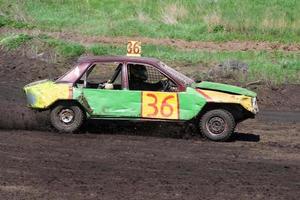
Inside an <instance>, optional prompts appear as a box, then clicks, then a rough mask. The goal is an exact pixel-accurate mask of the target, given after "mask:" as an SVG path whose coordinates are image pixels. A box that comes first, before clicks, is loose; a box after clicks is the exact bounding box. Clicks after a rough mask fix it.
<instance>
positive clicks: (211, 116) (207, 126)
mask: <svg viewBox="0 0 300 200" xmlns="http://www.w3.org/2000/svg"><path fill="white" fill-rule="evenodd" d="M235 125H236V124H235V120H234V117H233V116H232V114H231V113H230V112H228V111H227V110H223V109H215V110H210V111H208V112H206V113H205V114H204V115H203V116H202V117H201V118H200V122H199V128H200V131H201V133H202V134H203V136H204V137H206V138H208V139H210V140H212V141H226V140H228V139H229V138H230V137H231V136H232V134H233V132H234V128H235Z"/></svg>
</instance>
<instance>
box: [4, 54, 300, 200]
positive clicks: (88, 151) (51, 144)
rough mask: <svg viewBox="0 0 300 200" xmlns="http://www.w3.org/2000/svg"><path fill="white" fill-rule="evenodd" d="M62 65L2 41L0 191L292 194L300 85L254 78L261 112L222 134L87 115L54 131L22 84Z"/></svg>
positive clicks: (298, 180)
mask: <svg viewBox="0 0 300 200" xmlns="http://www.w3.org/2000/svg"><path fill="white" fill-rule="evenodd" d="M60 65H61V66H62V64H59V65H57V64H49V63H46V62H43V61H39V60H36V59H29V58H27V57H25V56H22V55H21V54H20V53H8V52H6V51H3V50H0V89H1V93H0V103H1V107H0V113H1V115H0V163H1V164H0V199H30V200H31V199H180V200H181V199H298V198H299V196H300V154H299V152H300V139H299V136H300V112H299V110H300V109H299V107H300V106H299V99H300V98H299V94H300V92H299V85H285V86H280V87H278V88H269V89H268V88H263V87H262V88H258V89H257V91H258V92H259V96H260V99H259V105H262V111H261V113H260V114H259V115H258V117H257V119H255V120H248V121H245V122H243V123H241V124H240V125H239V126H238V127H237V129H236V134H235V137H234V138H233V139H232V140H231V141H229V142H224V143H215V142H209V141H205V140H203V139H202V138H201V137H200V136H198V135H195V133H194V131H193V129H192V128H191V129H190V130H185V129H183V128H182V126H180V124H171V123H164V124H162V123H151V124H142V123H133V122H131V123H127V122H122V123H120V122H110V121H106V122H97V121H90V122H88V123H87V125H86V126H85V127H84V129H83V130H82V132H81V133H80V134H58V133H55V132H54V131H52V129H51V127H50V126H49V121H48V115H47V112H45V113H35V112H33V111H31V110H29V109H27V108H26V106H25V97H24V94H23V93H22V90H21V88H22V87H23V86H24V85H25V84H26V83H29V82H31V81H33V80H36V79H43V78H47V77H50V78H51V77H52V78H53V77H56V76H57V75H59V74H61V71H63V70H66V69H67V68H62V67H61V66H60ZM297 95H298V96H297Z"/></svg>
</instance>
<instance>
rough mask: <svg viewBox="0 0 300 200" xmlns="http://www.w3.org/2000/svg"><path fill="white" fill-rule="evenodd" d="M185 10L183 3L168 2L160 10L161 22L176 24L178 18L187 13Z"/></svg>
mask: <svg viewBox="0 0 300 200" xmlns="http://www.w3.org/2000/svg"><path fill="white" fill-rule="evenodd" d="M187 13H188V12H187V10H186V8H185V7H184V6H183V5H179V4H169V5H167V6H166V7H165V8H164V9H163V10H162V22H163V23H165V24H171V25H173V24H177V23H178V21H179V20H181V19H183V18H184V17H185V16H186V15H187Z"/></svg>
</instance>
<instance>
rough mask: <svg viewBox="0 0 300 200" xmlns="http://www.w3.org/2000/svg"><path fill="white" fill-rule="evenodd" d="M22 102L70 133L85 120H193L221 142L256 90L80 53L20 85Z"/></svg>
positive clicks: (147, 61) (248, 112)
mask: <svg viewBox="0 0 300 200" xmlns="http://www.w3.org/2000/svg"><path fill="white" fill-rule="evenodd" d="M24 90H25V93H26V96H27V102H28V106H29V107H31V108H32V109H37V110H51V114H50V119H51V123H52V125H53V126H54V127H55V128H56V129H57V130H58V131H61V132H75V131H77V130H78V129H79V128H80V127H81V125H82V124H83V123H84V121H85V120H86V119H91V118H92V119H115V120H144V121H149V120H163V121H172V122H193V123H196V125H197V127H199V131H200V132H201V133H202V134H203V135H204V136H205V137H207V138H209V139H210V140H213V141H225V140H227V139H228V138H230V136H231V135H232V133H233V132H234V129H235V126H236V124H237V123H239V122H241V121H242V120H245V119H247V118H254V116H255V114H256V113H257V112H258V107H257V103H256V93H254V92H252V91H249V90H247V89H244V88H240V87H236V86H232V85H226V84H221V83H214V82H206V81H202V82H198V83H196V82H195V81H194V80H192V79H190V78H188V77H186V76H185V75H183V74H181V73H179V72H177V71H176V70H174V69H173V68H171V67H169V66H167V65H166V64H164V63H163V62H161V61H159V60H157V59H154V58H145V57H130V56H111V57H110V56H105V57H85V58H81V59H79V60H78V62H77V64H76V65H75V66H74V67H73V68H72V69H71V70H70V71H69V72H67V73H66V74H64V75H63V76H61V77H60V78H58V79H57V80H55V81H52V80H42V81H38V82H33V83H31V84H28V85H26V86H25V87H24Z"/></svg>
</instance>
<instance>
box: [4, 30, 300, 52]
mask: <svg viewBox="0 0 300 200" xmlns="http://www.w3.org/2000/svg"><path fill="white" fill-rule="evenodd" d="M7 33H24V34H29V35H39V34H46V35H49V36H51V37H54V38H56V39H62V40H66V41H70V42H78V43H80V44H82V45H86V46H88V45H91V44H95V43H102V44H103V43H104V44H112V45H125V44H126V42H127V41H130V40H138V41H141V42H142V43H143V44H152V45H163V46H170V47H174V48H176V49H180V50H205V51H278V50H279V51H285V52H300V44H299V43H292V44H283V43H279V42H261V41H228V42H211V41H186V40H181V39H169V38H148V37H127V36H119V37H109V36H87V35H82V34H79V33H74V32H65V31H64V32H49V31H41V30H37V29H33V30H26V29H11V28H2V29H0V34H7Z"/></svg>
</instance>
